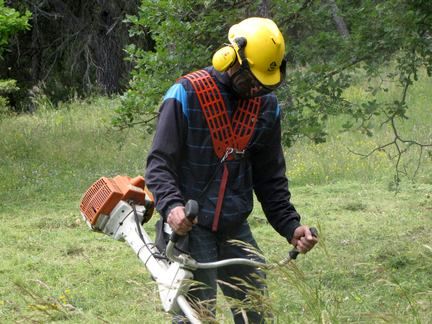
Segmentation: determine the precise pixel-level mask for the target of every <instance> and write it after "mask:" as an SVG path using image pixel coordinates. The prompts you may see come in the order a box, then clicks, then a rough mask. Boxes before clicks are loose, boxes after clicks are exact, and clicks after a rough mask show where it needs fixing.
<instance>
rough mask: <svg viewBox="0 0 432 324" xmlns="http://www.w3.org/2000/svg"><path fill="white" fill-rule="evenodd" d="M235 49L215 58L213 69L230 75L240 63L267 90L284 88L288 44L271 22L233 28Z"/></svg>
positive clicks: (249, 22) (249, 21)
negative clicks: (271, 87) (266, 87)
mask: <svg viewBox="0 0 432 324" xmlns="http://www.w3.org/2000/svg"><path fill="white" fill-rule="evenodd" d="M228 40H229V41H230V43H231V45H229V46H225V47H223V48H221V49H219V50H218V51H217V52H216V53H215V54H214V56H213V60H212V63H213V66H214V68H215V69H216V70H218V71H221V72H222V71H226V70H227V69H228V68H230V67H231V66H232V65H233V64H234V63H235V61H236V59H237V60H238V61H239V63H240V64H243V59H246V60H247V63H248V66H249V69H250V71H251V72H252V74H253V75H254V76H255V78H256V79H257V80H258V81H259V82H260V83H262V84H263V85H266V86H272V85H277V84H280V83H281V82H282V80H283V77H284V75H283V74H284V72H285V71H282V69H284V68H285V62H284V55H285V41H284V38H283V36H282V33H281V32H280V30H279V28H278V27H277V25H276V24H275V23H274V22H273V21H272V20H270V19H267V18H259V17H253V18H247V19H245V20H243V21H241V22H240V23H238V24H236V25H233V26H232V27H231V28H230V30H229V32H228Z"/></svg>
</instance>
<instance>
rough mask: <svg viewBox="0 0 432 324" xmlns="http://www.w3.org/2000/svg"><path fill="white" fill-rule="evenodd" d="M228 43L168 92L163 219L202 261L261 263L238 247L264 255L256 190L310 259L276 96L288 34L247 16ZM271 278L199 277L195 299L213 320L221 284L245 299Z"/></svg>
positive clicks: (274, 220)
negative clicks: (190, 210) (253, 220)
mask: <svg viewBox="0 0 432 324" xmlns="http://www.w3.org/2000/svg"><path fill="white" fill-rule="evenodd" d="M228 39H229V41H230V44H229V45H228V46H225V47H223V48H221V49H220V50H219V51H217V52H216V53H215V55H214V57H213V66H212V67H209V68H206V69H204V70H200V71H198V72H195V73H192V74H188V75H186V76H184V77H183V78H180V79H179V80H178V81H177V83H176V84H174V85H173V86H172V87H171V88H170V89H169V90H168V92H167V93H166V95H165V97H164V101H163V103H162V105H161V107H160V115H159V120H158V125H157V129H156V134H155V136H154V140H153V145H152V148H151V150H150V153H149V155H148V160H147V169H146V183H147V186H148V187H149V189H150V191H151V192H152V193H153V194H154V197H155V200H156V208H157V210H158V211H159V213H160V214H161V216H162V218H163V220H164V221H165V222H166V223H168V224H169V225H170V227H171V229H172V230H173V231H175V232H176V233H177V234H180V235H186V234H188V237H187V240H188V249H189V251H190V254H191V256H192V257H193V258H194V259H196V260H197V261H198V262H210V261H217V260H222V259H227V258H233V257H243V258H255V259H256V258H258V257H256V256H255V257H253V256H250V255H249V254H248V253H247V252H245V251H244V249H242V247H241V246H239V245H236V244H232V243H231V240H240V241H243V242H246V243H248V244H251V245H253V246H255V247H257V244H256V242H255V240H254V238H253V236H252V233H251V231H250V228H249V225H248V223H247V217H248V215H249V214H250V213H251V211H252V208H253V193H254V192H255V194H256V196H257V198H258V200H259V201H260V203H261V205H262V208H263V211H264V213H265V215H266V217H267V219H268V221H269V222H270V224H271V225H272V226H273V227H274V229H275V230H276V231H277V232H278V233H279V234H280V235H282V236H284V237H285V238H286V239H287V240H288V241H289V242H290V243H291V244H292V245H294V246H295V247H296V248H297V249H298V250H299V251H300V252H302V253H306V252H307V251H309V250H310V249H311V248H312V247H313V246H314V245H315V244H316V243H317V239H316V238H315V237H313V236H312V234H311V232H310V230H309V227H307V226H305V225H300V216H299V214H298V213H297V212H296V210H295V208H294V207H293V205H292V204H291V203H290V192H289V190H288V180H287V178H286V176H285V160H284V155H283V151H282V146H281V129H280V109H279V106H278V103H277V99H276V97H275V96H274V95H273V94H272V93H271V92H272V91H273V90H275V89H276V88H277V87H278V86H279V85H280V84H281V83H282V82H283V80H284V78H285V60H284V52H285V43H284V39H283V36H282V34H281V32H280V31H279V29H278V27H277V26H276V24H275V23H274V22H273V21H271V20H269V19H265V18H249V19H246V20H243V21H242V22H240V23H239V24H236V25H234V26H232V27H231V28H230V30H229V33H228ZM189 199H194V200H197V201H198V203H199V206H200V213H199V215H198V219H197V220H196V222H195V223H196V224H193V223H192V222H191V221H189V220H188V219H187V218H186V217H185V211H184V204H185V202H186V201H187V200H189ZM263 277H264V274H263V273H262V272H261V271H259V270H257V269H255V268H252V267H248V266H235V267H231V266H228V267H223V268H219V269H210V270H197V271H195V272H194V279H195V280H196V281H199V282H202V283H203V284H204V285H205V286H204V288H202V289H195V290H193V291H192V292H191V295H192V297H191V298H192V299H194V300H198V301H201V302H202V303H204V302H206V303H205V304H206V305H207V307H208V309H209V310H210V311H211V312H212V313H214V306H215V297H216V286H217V284H216V282H217V280H218V282H219V283H221V282H222V283H221V284H220V288H221V289H222V291H223V293H224V294H225V295H226V296H229V297H232V298H235V299H239V300H245V299H246V298H247V296H248V292H247V290H248V289H247V287H246V286H250V285H251V286H253V287H256V288H257V289H261V290H264V288H265V287H264V286H263V284H262V282H261V280H259V278H263ZM246 283H247V284H246ZM235 286H237V287H238V288H234V287H235ZM232 312H233V315H234V320H235V322H236V323H243V322H245V321H246V317H247V321H249V322H252V323H256V322H262V321H263V318H264V314H263V313H262V312H260V311H259V310H242V309H241V308H236V307H233V309H232Z"/></svg>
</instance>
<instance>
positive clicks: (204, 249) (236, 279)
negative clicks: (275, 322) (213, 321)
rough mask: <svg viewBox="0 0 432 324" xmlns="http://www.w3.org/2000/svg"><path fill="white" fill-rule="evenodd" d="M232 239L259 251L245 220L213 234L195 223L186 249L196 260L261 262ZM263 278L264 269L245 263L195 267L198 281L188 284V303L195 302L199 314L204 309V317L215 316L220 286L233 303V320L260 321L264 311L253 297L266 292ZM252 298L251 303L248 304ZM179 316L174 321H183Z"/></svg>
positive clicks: (195, 275) (260, 259) (261, 321)
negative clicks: (227, 230)
mask: <svg viewBox="0 0 432 324" xmlns="http://www.w3.org/2000/svg"><path fill="white" fill-rule="evenodd" d="M231 240H236V241H241V242H244V243H246V244H249V245H250V246H252V247H254V248H255V249H257V250H258V245H257V243H256V241H255V239H254V238H253V236H252V233H251V230H250V227H249V224H248V223H247V222H244V223H243V224H241V225H240V226H238V227H237V228H236V229H235V230H233V231H230V232H229V233H213V232H211V231H210V230H208V229H205V228H202V227H199V226H194V227H193V229H192V231H191V232H190V234H189V251H190V254H191V256H192V257H193V258H194V259H195V260H197V261H198V262H213V261H218V260H224V259H230V258H248V259H253V260H256V261H260V262H264V260H263V259H262V258H261V257H259V256H257V255H256V254H253V253H252V252H250V251H247V250H245V245H244V244H239V243H238V242H237V243H235V242H230V241H231ZM246 248H247V247H246ZM264 279H265V274H264V272H263V271H261V270H260V269H257V268H255V267H250V266H244V265H234V266H226V267H220V268H216V269H198V270H196V271H194V280H195V281H197V282H199V284H196V285H193V286H192V287H191V289H190V290H189V293H188V298H189V300H190V302H191V304H192V305H195V306H193V307H194V308H198V309H197V311H198V312H199V313H201V314H202V313H203V310H204V313H205V314H204V317H207V318H212V317H214V315H215V306H216V290H217V285H219V287H220V289H221V290H222V292H223V294H224V295H225V296H226V297H228V299H229V300H230V301H229V302H230V304H231V305H233V306H232V308H231V312H232V314H233V316H234V322H235V323H263V322H264V315H265V314H264V311H263V310H259V309H258V308H259V306H260V305H256V304H257V303H254V302H253V299H254V298H255V301H258V302H259V300H256V296H259V295H261V296H262V294H265V292H266V286H265V284H264ZM254 296H255V297H254ZM251 299H252V303H250V301H251ZM258 299H259V298H258ZM196 305H198V306H199V307H197V306H196ZM251 306H253V307H251ZM181 318H182V317H181V316H175V317H174V323H182V322H183V320H184V317H183V320H182V319H181ZM245 318H247V320H246V319H245ZM204 321H205V320H204Z"/></svg>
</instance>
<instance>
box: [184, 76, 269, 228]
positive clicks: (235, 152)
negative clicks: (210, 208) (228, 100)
mask: <svg viewBox="0 0 432 324" xmlns="http://www.w3.org/2000/svg"><path fill="white" fill-rule="evenodd" d="M184 78H185V79H187V80H189V81H190V82H191V84H192V87H193V88H194V90H195V93H196V95H197V97H198V101H199V104H200V106H201V110H202V112H203V114H204V117H205V119H206V122H207V126H208V128H209V131H210V136H211V139H212V143H213V150H214V152H215V154H216V156H217V157H218V158H219V159H220V160H221V163H223V166H224V169H223V173H222V178H221V184H220V187H219V193H218V200H217V203H216V209H215V215H214V218H213V225H212V231H214V232H216V231H217V229H218V225H219V218H220V213H221V210H222V205H223V200H224V196H225V190H226V185H227V182H228V177H229V172H228V167H227V165H226V163H225V161H226V160H233V159H236V158H237V157H242V156H243V155H244V152H245V150H246V147H247V145H248V144H249V141H250V139H251V137H252V134H253V132H254V129H255V124H256V122H257V120H258V114H259V110H260V107H261V98H260V97H256V98H251V99H241V100H239V102H238V105H237V108H236V110H235V112H234V115H233V118H232V123H231V121H230V119H229V116H228V112H227V109H226V105H225V102H224V100H223V97H222V95H221V93H220V90H219V88H218V87H217V85H216V82H215V81H214V80H213V78H212V77H211V75H210V74H209V73H208V72H207V71H206V70H199V71H196V72H192V73H190V74H187V75H185V76H184Z"/></svg>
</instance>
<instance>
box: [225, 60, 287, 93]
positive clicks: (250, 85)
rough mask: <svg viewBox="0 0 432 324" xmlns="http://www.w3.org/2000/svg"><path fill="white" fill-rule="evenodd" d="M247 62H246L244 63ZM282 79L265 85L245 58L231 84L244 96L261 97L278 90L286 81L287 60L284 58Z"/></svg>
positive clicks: (281, 68) (236, 91)
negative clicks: (254, 73)
mask: <svg viewBox="0 0 432 324" xmlns="http://www.w3.org/2000/svg"><path fill="white" fill-rule="evenodd" d="M245 62H246V64H244V63H245ZM280 72H281V80H280V81H279V82H278V83H276V84H273V85H264V84H262V83H261V82H259V81H258V79H257V78H256V77H255V76H254V75H253V73H252V71H251V70H250V69H249V65H248V64H247V60H243V64H242V65H241V67H240V69H238V70H237V71H236V72H235V73H234V74H233V75H232V76H231V85H232V88H233V90H234V92H235V93H237V94H238V95H239V96H240V97H242V98H253V97H260V96H264V95H266V94H269V93H270V92H272V91H274V90H276V89H277V88H278V87H279V86H280V85H281V84H282V82H283V81H284V79H285V76H286V61H285V60H283V61H282V64H281V66H280Z"/></svg>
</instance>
